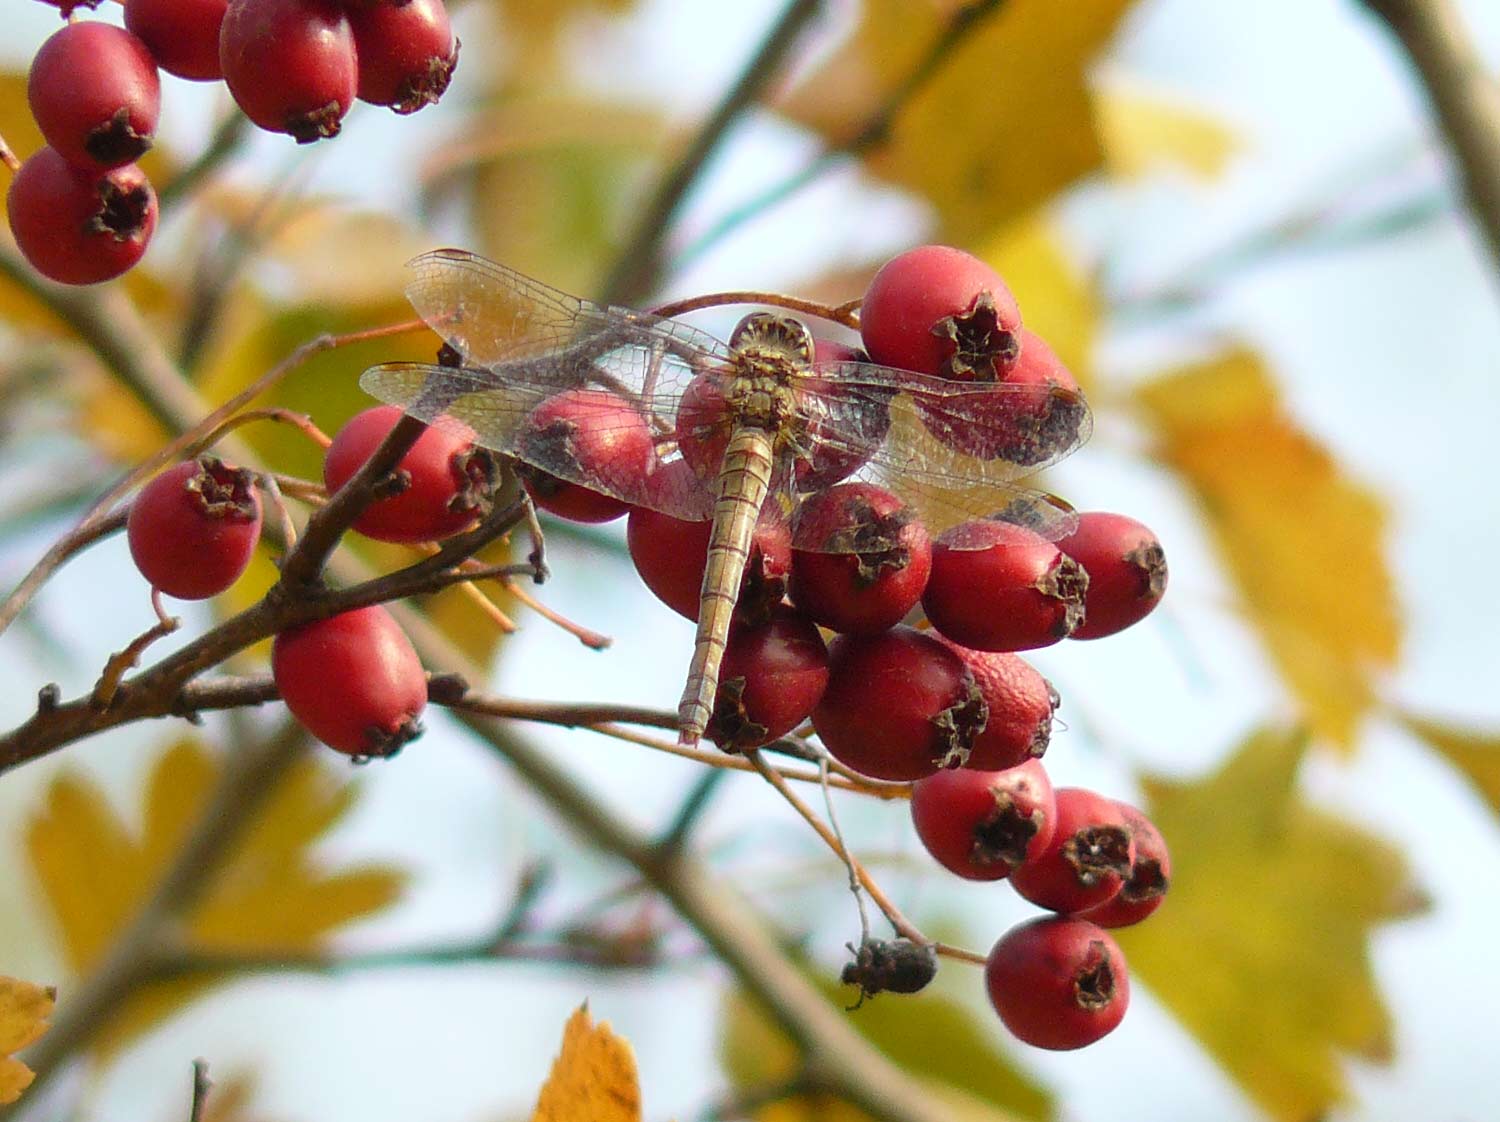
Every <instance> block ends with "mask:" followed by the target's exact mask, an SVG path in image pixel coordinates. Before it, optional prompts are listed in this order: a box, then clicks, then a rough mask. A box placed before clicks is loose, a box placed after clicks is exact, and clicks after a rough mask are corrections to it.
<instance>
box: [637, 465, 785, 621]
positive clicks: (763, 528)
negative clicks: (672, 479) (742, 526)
mask: <svg viewBox="0 0 1500 1122" xmlns="http://www.w3.org/2000/svg"><path fill="white" fill-rule="evenodd" d="M691 473H692V469H691V468H690V467H688V465H687V464H686V463H685V462H684V461H682V460H673V461H672V462H671V463H669V464H666V465H663V467H661V468H659V469H658V470H657V473H656V474H657V475H668V476H674V475H681V474H689V475H691ZM668 485H669V486H670V484H668ZM712 533H713V523H711V522H706V521H700V522H688V521H686V520H684V519H681V518H673V517H672V516H671V515H670V514H663V513H662V512H661V511H658V510H652V509H650V508H649V507H639V506H638V507H632V508H631V509H630V518H629V521H628V522H627V523H626V526H625V541H626V544H627V546H628V547H629V549H630V559H631V561H632V562H634V564H635V571H636V572H637V573H638V574H639V575H640V578H641V580H642V581H643V582H645V585H646V587H647V588H649V589H650V590H651V592H652V594H653V595H654V596H655V597H656V598H657V599H658V600H660V601H661V602H662V603H663V604H665V605H666V606H667V607H669V608H671V609H672V610H673V611H674V612H676V613H677V614H678V615H680V616H683V617H685V618H687V619H690V620H693V621H694V622H697V619H698V608H699V604H700V602H701V601H700V597H701V595H702V591H703V571H704V569H706V568H707V567H708V542H709V538H710V537H711V536H712ZM791 565H792V547H791V537H790V534H789V532H788V530H787V527H786V523H785V522H781V521H773V520H769V519H767V520H762V521H761V522H759V523H758V524H757V525H756V527H755V534H754V536H753V537H752V538H751V540H750V556H749V557H748V558H747V559H746V561H745V575H744V576H743V577H741V578H740V591H739V596H738V598H737V599H736V600H735V605H734V615H735V618H736V619H737V620H741V621H744V622H747V623H760V622H764V621H765V620H766V619H767V618H768V617H769V615H770V612H771V610H772V609H773V608H774V607H775V606H776V605H777V604H780V603H781V600H782V597H783V596H784V595H785V594H786V588H787V580H788V575H789V573H790V571H791Z"/></svg>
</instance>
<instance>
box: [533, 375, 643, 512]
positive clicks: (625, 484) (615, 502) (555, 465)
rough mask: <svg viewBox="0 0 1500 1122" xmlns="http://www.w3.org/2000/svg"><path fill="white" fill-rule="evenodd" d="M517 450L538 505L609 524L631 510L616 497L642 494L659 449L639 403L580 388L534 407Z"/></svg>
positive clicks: (567, 391) (602, 391)
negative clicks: (639, 407) (633, 403)
mask: <svg viewBox="0 0 1500 1122" xmlns="http://www.w3.org/2000/svg"><path fill="white" fill-rule="evenodd" d="M517 455H518V456H519V458H520V459H521V460H522V461H523V462H522V463H521V464H520V465H519V466H518V469H517V471H518V474H520V476H521V478H522V479H523V480H524V481H525V483H526V489H527V490H528V491H530V492H531V497H532V499H533V500H535V502H536V505H537V506H539V507H541V508H542V509H543V510H550V511H551V512H552V513H553V514H556V515H558V516H559V517H561V518H567V519H570V520H572V521H574V522H609V521H611V520H613V519H616V518H619V517H620V516H621V515H623V514H625V513H626V512H627V511H629V509H630V504H629V503H627V502H625V501H624V500H622V499H619V498H616V497H615V496H616V495H618V494H640V493H642V492H643V490H644V488H645V486H646V478H647V476H648V475H649V474H650V472H651V468H652V466H653V464H654V461H655V457H656V449H655V446H654V443H653V441H652V439H651V430H650V428H648V427H647V425H646V418H645V417H643V416H642V415H641V412H640V410H639V409H637V408H635V406H633V405H631V404H630V403H629V402H628V401H626V400H625V399H624V398H622V397H619V396H617V395H616V394H612V393H608V392H606V391H604V390H588V389H575V390H564V391H563V392H562V393H559V394H554V395H553V396H552V397H549V398H547V400H545V401H543V402H542V403H541V404H540V405H538V406H537V407H536V408H535V409H533V410H532V411H531V415H530V416H529V417H527V419H526V422H525V429H524V430H523V432H522V433H521V437H520V442H519V446H518V448H517ZM583 480H590V481H594V482H596V483H597V484H598V489H597V490H595V489H594V488H592V487H589V486H587V485H585V484H584V483H583V482H581V481H583Z"/></svg>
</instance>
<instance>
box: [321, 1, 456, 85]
mask: <svg viewBox="0 0 1500 1122" xmlns="http://www.w3.org/2000/svg"><path fill="white" fill-rule="evenodd" d="M348 11H349V25H350V27H351V28H352V29H353V31H354V46H355V50H356V52H357V53H358V55H359V99H360V100H361V101H367V102H369V103H371V104H372V105H388V106H390V108H392V109H394V110H395V111H396V112H397V113H415V112H416V111H417V110H418V109H421V108H422V107H423V106H424V105H432V104H435V103H436V102H437V100H438V99H439V98H440V97H442V96H443V91H444V90H446V89H447V88H448V82H449V80H450V79H451V78H452V76H453V68H454V67H455V66H457V65H458V40H457V39H455V38H454V37H453V28H452V27H451V26H450V25H449V23H448V10H447V9H446V8H445V7H443V0H406V2H405V3H401V4H394V3H378V4H365V5H359V4H355V5H351V6H350V7H349V9H348Z"/></svg>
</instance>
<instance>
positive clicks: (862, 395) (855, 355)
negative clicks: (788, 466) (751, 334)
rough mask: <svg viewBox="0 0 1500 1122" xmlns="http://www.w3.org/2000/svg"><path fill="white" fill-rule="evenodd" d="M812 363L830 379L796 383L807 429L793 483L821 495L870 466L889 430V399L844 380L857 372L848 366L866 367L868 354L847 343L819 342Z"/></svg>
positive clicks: (853, 382) (876, 389)
mask: <svg viewBox="0 0 1500 1122" xmlns="http://www.w3.org/2000/svg"><path fill="white" fill-rule="evenodd" d="M813 361H814V362H815V363H816V364H817V365H818V367H819V369H820V370H822V371H823V372H824V373H825V374H829V375H831V377H823V376H821V375H818V376H814V377H809V378H799V379H798V380H797V383H796V386H797V390H798V393H799V395H800V401H799V405H800V409H801V415H802V416H803V418H804V420H805V422H806V425H807V431H806V433H805V434H804V435H803V436H802V439H801V444H802V447H800V448H799V449H798V455H797V459H796V465H795V467H794V468H793V480H794V482H795V484H796V488H797V490H799V491H804V492H812V491H820V490H822V489H824V488H825V487H831V486H833V485H834V484H835V483H838V482H839V481H840V480H843V479H846V478H848V477H849V476H850V475H852V474H854V472H856V471H858V470H859V469H860V468H861V467H863V466H864V465H865V464H866V463H868V462H869V460H870V457H871V455H873V454H874V452H875V449H877V448H879V447H880V443H881V441H883V440H884V439H885V437H886V434H887V433H888V432H890V428H891V403H890V398H889V396H888V395H886V394H885V393H884V392H882V391H881V390H880V389H879V388H878V387H873V386H868V385H864V384H861V383H859V382H857V381H852V380H841V378H840V375H841V373H842V372H844V371H850V372H853V371H852V366H850V365H848V364H855V363H868V362H869V361H870V356H869V355H867V354H866V353H865V352H864V351H862V350H859V349H858V348H856V347H850V346H847V345H845V344H843V343H837V342H834V341H832V340H829V339H815V340H813ZM854 376H855V377H856V378H857V377H858V374H857V373H855V375H854Z"/></svg>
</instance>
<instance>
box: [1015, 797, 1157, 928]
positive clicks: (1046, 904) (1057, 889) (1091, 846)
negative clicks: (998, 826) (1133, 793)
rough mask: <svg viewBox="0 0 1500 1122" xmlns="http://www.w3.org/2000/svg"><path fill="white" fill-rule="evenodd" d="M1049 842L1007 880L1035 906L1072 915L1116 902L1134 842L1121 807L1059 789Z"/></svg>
mask: <svg viewBox="0 0 1500 1122" xmlns="http://www.w3.org/2000/svg"><path fill="white" fill-rule="evenodd" d="M1056 795H1057V829H1056V831H1055V832H1054V833H1053V835H1052V841H1051V842H1050V843H1048V845H1047V847H1046V848H1045V849H1043V850H1042V851H1041V852H1040V853H1038V854H1036V855H1035V856H1034V857H1031V858H1030V859H1029V860H1027V861H1026V863H1025V864H1023V865H1022V866H1021V867H1020V868H1019V869H1017V870H1016V871H1015V873H1014V874H1013V875H1012V876H1011V878H1010V883H1011V884H1012V885H1014V886H1015V890H1016V891H1017V892H1019V893H1020V894H1021V895H1022V896H1023V897H1025V898H1026V899H1027V900H1030V901H1031V902H1032V903H1033V904H1036V905H1037V906H1038V907H1042V908H1047V909H1048V910H1050V911H1054V912H1061V913H1063V914H1065V915H1076V914H1078V913H1080V912H1086V911H1088V910H1089V909H1090V908H1096V907H1098V906H1099V905H1100V904H1103V903H1105V902H1106V901H1108V900H1112V899H1114V897H1115V896H1116V895H1118V894H1119V891H1120V889H1121V888H1122V887H1123V886H1124V884H1125V878H1126V877H1127V876H1129V875H1130V871H1131V868H1132V866H1133V865H1134V864H1135V837H1134V834H1133V833H1132V831H1131V828H1130V822H1129V820H1128V819H1127V818H1126V817H1125V813H1124V811H1123V810H1122V809H1121V807H1120V805H1119V804H1118V803H1116V802H1115V801H1114V800H1113V799H1107V798H1105V797H1104V796H1103V795H1101V794H1099V793H1098V792H1097V791H1090V790H1088V789H1086V788H1083V787H1060V788H1058V789H1057V792H1056Z"/></svg>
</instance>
